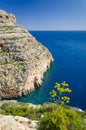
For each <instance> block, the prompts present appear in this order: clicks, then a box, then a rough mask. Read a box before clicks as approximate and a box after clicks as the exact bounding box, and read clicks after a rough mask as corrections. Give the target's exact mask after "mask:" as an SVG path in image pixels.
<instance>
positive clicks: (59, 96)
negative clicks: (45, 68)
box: [50, 81, 72, 105]
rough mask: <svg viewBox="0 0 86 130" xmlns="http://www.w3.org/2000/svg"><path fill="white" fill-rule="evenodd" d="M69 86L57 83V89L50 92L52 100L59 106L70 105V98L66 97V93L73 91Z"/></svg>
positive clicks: (64, 83)
mask: <svg viewBox="0 0 86 130" xmlns="http://www.w3.org/2000/svg"><path fill="white" fill-rule="evenodd" d="M68 86H69V85H68V84H67V83H66V82H65V81H63V82H62V83H56V85H55V87H54V88H55V89H56V90H52V91H51V92H50V95H51V99H52V100H54V101H55V102H57V103H58V104H59V105H64V104H66V103H69V101H70V98H69V97H68V96H65V95H64V94H65V93H70V92H72V90H71V89H70V88H69V87H68Z"/></svg>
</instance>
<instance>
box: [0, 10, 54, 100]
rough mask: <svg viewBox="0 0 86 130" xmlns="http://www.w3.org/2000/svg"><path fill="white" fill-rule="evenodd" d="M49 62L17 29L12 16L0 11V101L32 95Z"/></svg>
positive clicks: (31, 39) (33, 41)
mask: <svg viewBox="0 0 86 130" xmlns="http://www.w3.org/2000/svg"><path fill="white" fill-rule="evenodd" d="M52 62H53V57H52V55H51V53H50V52H49V51H48V49H47V48H46V47H44V46H43V45H41V44H40V43H39V42H38V41H37V40H36V39H35V38H34V37H33V36H32V35H31V34H30V33H28V31H27V30H26V29H24V28H23V27H22V26H19V25H17V24H16V18H15V16H14V15H12V14H8V13H6V12H5V11H2V10H0V97H1V98H13V97H19V96H22V95H26V94H28V93H30V92H32V91H33V90H34V89H35V87H39V86H40V85H41V83H42V79H43V74H44V72H46V71H47V69H48V68H49V67H50V64H51V63H52Z"/></svg>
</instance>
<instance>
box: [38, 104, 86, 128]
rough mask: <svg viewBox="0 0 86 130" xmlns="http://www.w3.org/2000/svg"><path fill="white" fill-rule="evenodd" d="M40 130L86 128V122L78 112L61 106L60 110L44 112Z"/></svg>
mask: <svg viewBox="0 0 86 130" xmlns="http://www.w3.org/2000/svg"><path fill="white" fill-rule="evenodd" d="M39 130H86V124H84V119H83V118H82V116H81V115H80V114H79V113H78V112H76V111H74V110H71V109H65V108H64V107H62V106H60V108H58V110H55V111H53V112H52V113H51V112H47V113H45V114H44V117H43V118H42V119H41V120H40V123H39Z"/></svg>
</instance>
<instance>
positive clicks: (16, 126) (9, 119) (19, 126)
mask: <svg viewBox="0 0 86 130" xmlns="http://www.w3.org/2000/svg"><path fill="white" fill-rule="evenodd" d="M29 122H31V124H29ZM0 130H37V121H31V120H29V119H27V118H24V117H19V116H4V115H0Z"/></svg>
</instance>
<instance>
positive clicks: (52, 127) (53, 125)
mask: <svg viewBox="0 0 86 130" xmlns="http://www.w3.org/2000/svg"><path fill="white" fill-rule="evenodd" d="M68 86H69V85H68V84H67V83H66V82H65V81H64V82H62V83H56V85H55V87H54V88H55V89H56V90H52V91H51V92H50V95H51V99H52V100H53V101H54V102H55V103H58V104H59V105H58V108H57V109H56V108H55V104H53V111H52V113H51V112H47V113H45V114H44V117H43V118H42V119H41V120H40V123H39V130H86V122H85V118H86V117H84V118H83V116H82V115H80V113H78V112H77V111H74V110H72V109H69V107H65V106H64V105H65V104H66V103H69V101H70V98H69V97H68V96H65V94H66V93H70V92H72V90H71V89H70V88H69V87H68Z"/></svg>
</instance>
